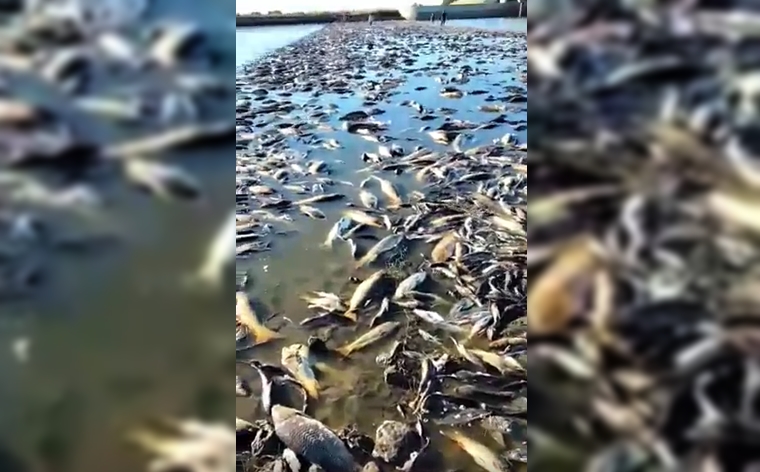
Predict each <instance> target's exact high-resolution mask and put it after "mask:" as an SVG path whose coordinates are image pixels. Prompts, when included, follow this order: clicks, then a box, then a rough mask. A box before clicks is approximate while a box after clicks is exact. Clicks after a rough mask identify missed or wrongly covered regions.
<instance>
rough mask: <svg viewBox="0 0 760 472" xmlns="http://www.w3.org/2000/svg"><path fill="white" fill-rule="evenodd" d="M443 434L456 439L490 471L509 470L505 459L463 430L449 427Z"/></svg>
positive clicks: (463, 448) (456, 441) (481, 465)
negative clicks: (466, 434) (469, 436)
mask: <svg viewBox="0 0 760 472" xmlns="http://www.w3.org/2000/svg"><path fill="white" fill-rule="evenodd" d="M441 434H443V435H444V436H446V437H447V438H449V439H451V440H452V441H454V442H455V443H456V444H457V445H458V446H459V447H460V448H462V450H463V451H464V452H466V453H467V454H469V455H470V457H472V459H473V460H474V461H475V463H476V464H478V465H479V466H480V467H482V468H483V469H485V470H487V471H488V472H507V471H508V470H509V469H508V467H507V464H506V463H505V461H504V460H502V459H501V458H500V457H499V456H497V455H496V453H494V452H493V451H492V450H490V449H489V448H488V447H487V446H484V445H483V444H481V443H479V442H477V441H475V440H474V439H470V438H468V437H467V436H465V435H464V433H462V432H461V431H457V430H448V429H447V430H444V431H441Z"/></svg>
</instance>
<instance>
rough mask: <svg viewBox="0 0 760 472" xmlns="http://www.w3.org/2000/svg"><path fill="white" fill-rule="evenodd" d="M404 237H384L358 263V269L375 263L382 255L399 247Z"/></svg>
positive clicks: (400, 235)
mask: <svg viewBox="0 0 760 472" xmlns="http://www.w3.org/2000/svg"><path fill="white" fill-rule="evenodd" d="M404 237H405V236H404V235H403V234H391V235H389V236H386V237H384V238H383V239H381V240H380V241H378V242H377V244H375V245H374V246H373V247H372V249H370V250H369V251H367V254H365V255H364V257H362V258H361V259H360V260H359V262H357V264H356V267H357V268H360V267H364V266H365V265H367V264H371V263H373V262H375V261H376V260H377V258H378V257H380V255H382V254H383V253H385V252H387V251H390V250H391V249H394V248H395V247H396V246H398V245H399V244H400V243H401V242H402V241H403V240H404Z"/></svg>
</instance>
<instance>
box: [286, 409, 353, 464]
mask: <svg viewBox="0 0 760 472" xmlns="http://www.w3.org/2000/svg"><path fill="white" fill-rule="evenodd" d="M272 422H273V423H274V431H275V433H276V434H277V437H278V438H280V441H282V442H283V444H285V445H286V446H287V447H288V448H289V449H291V450H292V451H293V452H295V453H296V454H298V455H299V456H301V457H303V458H304V459H306V460H307V461H309V462H311V463H312V464H315V465H318V466H319V467H321V468H322V469H323V470H324V471H325V472H356V471H357V470H358V469H357V466H356V463H355V462H354V458H353V457H352V456H351V453H350V452H349V450H348V448H347V447H346V445H345V444H344V443H343V441H341V439H340V438H339V437H338V435H336V434H335V433H334V432H333V431H332V430H331V429H330V428H328V427H327V426H325V425H324V424H322V423H321V422H319V421H317V420H315V419H314V418H311V417H309V416H306V415H305V414H303V413H301V412H300V411H298V410H294V409H292V408H288V407H285V406H282V405H275V406H273V407H272Z"/></svg>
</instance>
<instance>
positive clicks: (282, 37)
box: [235, 25, 323, 67]
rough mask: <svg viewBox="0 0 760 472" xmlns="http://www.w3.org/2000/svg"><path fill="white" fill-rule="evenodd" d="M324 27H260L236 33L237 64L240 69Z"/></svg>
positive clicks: (239, 30)
mask: <svg viewBox="0 0 760 472" xmlns="http://www.w3.org/2000/svg"><path fill="white" fill-rule="evenodd" d="M322 26H323V25H292V26H290V25H288V26H258V27H254V28H238V29H237V30H236V31H235V43H236V44H235V55H236V57H235V63H236V64H237V66H238V67H240V66H241V65H243V64H245V63H248V62H251V61H253V60H255V59H256V58H257V57H260V56H262V55H264V54H266V53H268V52H272V51H274V50H275V49H278V48H281V47H283V46H285V45H287V44H290V43H292V42H293V41H297V40H299V39H301V38H303V37H304V36H306V35H308V34H311V33H313V32H315V31H318V30H319V29H320V28H322Z"/></svg>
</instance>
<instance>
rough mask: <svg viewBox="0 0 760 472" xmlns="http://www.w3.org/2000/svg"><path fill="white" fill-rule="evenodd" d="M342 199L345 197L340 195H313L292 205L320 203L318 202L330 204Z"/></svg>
mask: <svg viewBox="0 0 760 472" xmlns="http://www.w3.org/2000/svg"><path fill="white" fill-rule="evenodd" d="M342 198H345V195H343V194H342V193H323V194H322V195H315V196H313V197H309V198H304V199H303V200H298V201H296V202H293V204H294V205H311V204H312V203H320V202H332V201H335V200H340V199H342Z"/></svg>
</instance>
